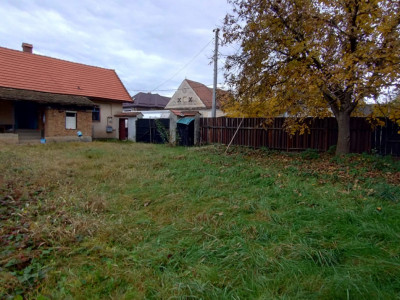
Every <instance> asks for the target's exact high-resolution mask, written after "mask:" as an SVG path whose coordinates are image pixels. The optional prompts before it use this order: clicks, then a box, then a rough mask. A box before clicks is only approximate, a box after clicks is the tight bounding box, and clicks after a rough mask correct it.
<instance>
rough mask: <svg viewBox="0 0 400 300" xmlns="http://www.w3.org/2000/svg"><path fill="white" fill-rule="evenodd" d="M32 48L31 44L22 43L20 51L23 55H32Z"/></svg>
mask: <svg viewBox="0 0 400 300" xmlns="http://www.w3.org/2000/svg"><path fill="white" fill-rule="evenodd" d="M32 50H33V46H32V44H27V43H22V51H23V52H25V53H32Z"/></svg>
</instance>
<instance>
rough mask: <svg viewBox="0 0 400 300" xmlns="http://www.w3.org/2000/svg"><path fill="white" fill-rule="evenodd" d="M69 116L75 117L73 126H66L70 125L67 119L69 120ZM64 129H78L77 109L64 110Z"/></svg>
mask: <svg viewBox="0 0 400 300" xmlns="http://www.w3.org/2000/svg"><path fill="white" fill-rule="evenodd" d="M68 114H74V117H72V116H68ZM71 118H74V119H75V122H74V123H75V124H74V127H75V128H72V127H68V126H70V124H68V120H71ZM65 129H67V130H76V129H78V112H77V111H73V110H67V111H65Z"/></svg>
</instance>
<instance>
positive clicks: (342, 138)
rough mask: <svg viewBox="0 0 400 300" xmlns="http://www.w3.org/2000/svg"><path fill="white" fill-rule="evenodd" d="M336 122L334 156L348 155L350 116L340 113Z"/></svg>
mask: <svg viewBox="0 0 400 300" xmlns="http://www.w3.org/2000/svg"><path fill="white" fill-rule="evenodd" d="M336 121H337V123H338V140H337V146H336V155H343V154H347V153H350V114H349V113H346V112H343V111H340V112H339V114H338V115H337V116H336Z"/></svg>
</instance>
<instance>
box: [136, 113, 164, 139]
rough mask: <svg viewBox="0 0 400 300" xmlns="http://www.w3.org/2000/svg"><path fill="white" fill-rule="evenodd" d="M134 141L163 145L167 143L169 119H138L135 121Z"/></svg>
mask: <svg viewBox="0 0 400 300" xmlns="http://www.w3.org/2000/svg"><path fill="white" fill-rule="evenodd" d="M136 141H137V142H142V143H153V144H164V143H168V142H169V119H139V120H137V121H136Z"/></svg>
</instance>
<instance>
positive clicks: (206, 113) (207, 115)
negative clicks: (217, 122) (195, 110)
mask: <svg viewBox="0 0 400 300" xmlns="http://www.w3.org/2000/svg"><path fill="white" fill-rule="evenodd" d="M199 113H200V114H201V117H202V118H211V115H212V112H211V109H207V110H200V111H199ZM215 113H216V117H217V118H218V117H223V116H225V113H224V112H223V111H222V110H220V109H217V110H216V111H215Z"/></svg>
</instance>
